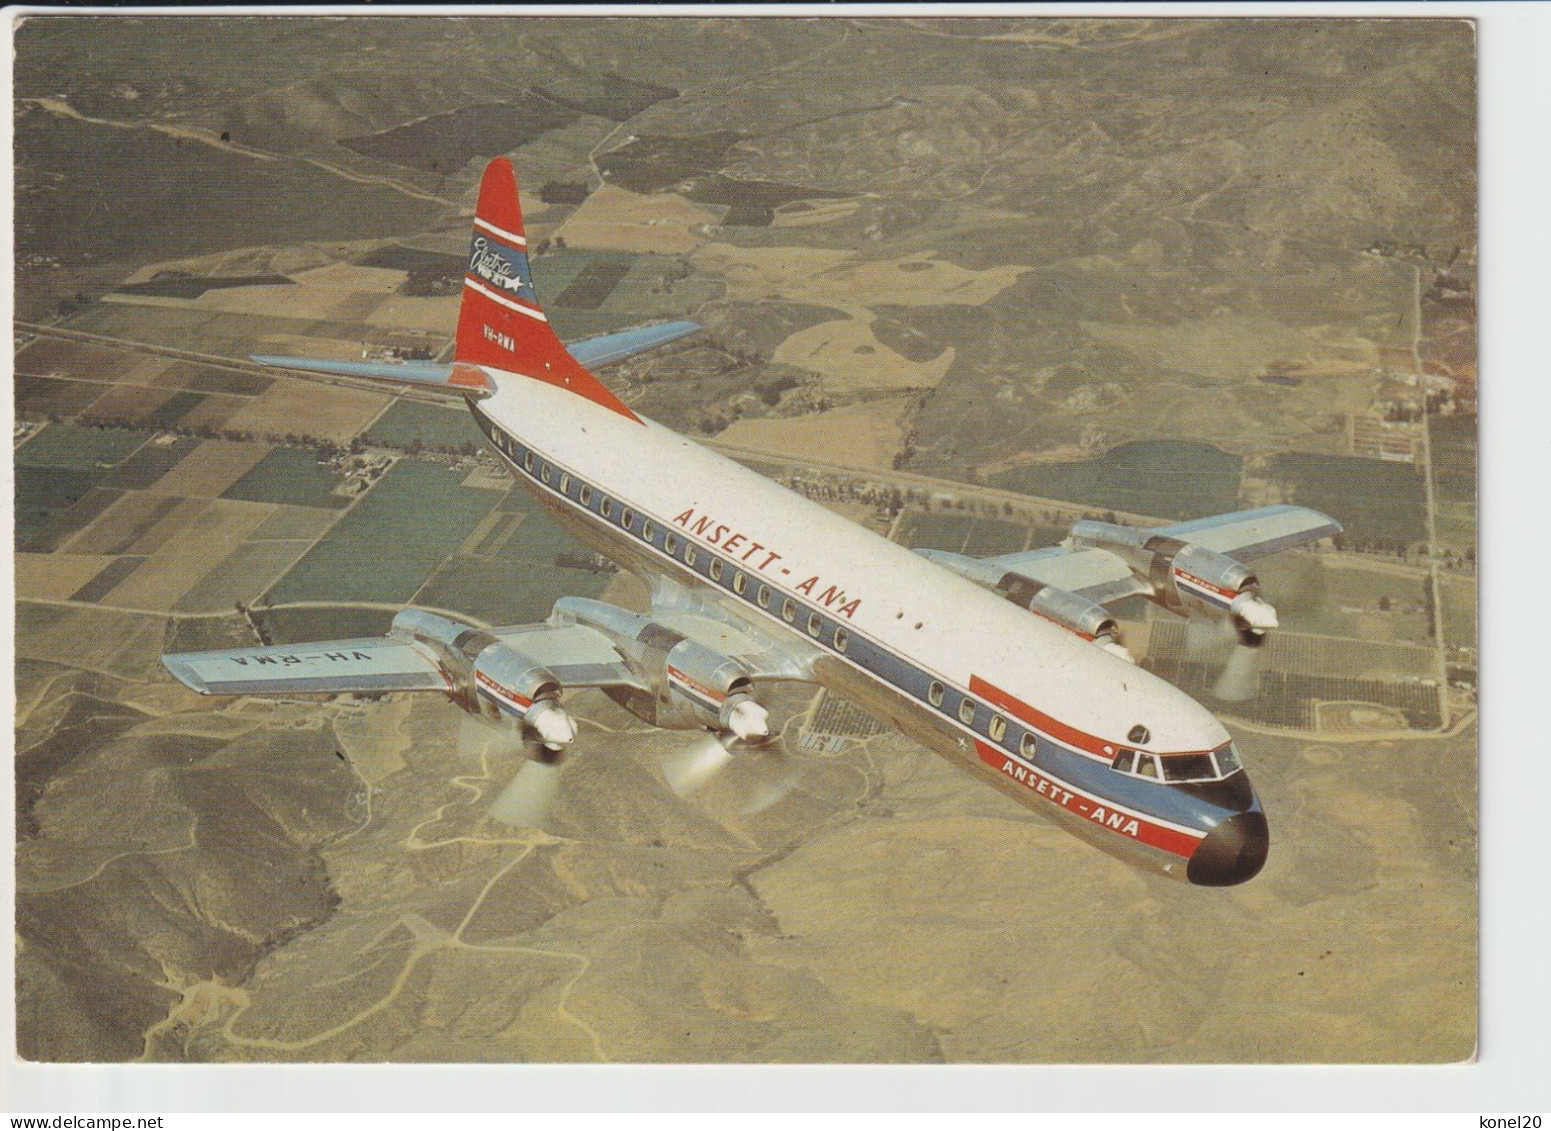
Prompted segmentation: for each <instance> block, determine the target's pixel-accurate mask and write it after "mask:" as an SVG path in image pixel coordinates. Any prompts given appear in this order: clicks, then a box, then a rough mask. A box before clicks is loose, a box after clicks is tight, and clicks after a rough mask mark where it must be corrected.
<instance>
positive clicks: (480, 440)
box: [366, 398, 484, 452]
mask: <svg viewBox="0 0 1551 1131" xmlns="http://www.w3.org/2000/svg"><path fill="white" fill-rule="evenodd" d="M366 442H367V443H368V444H374V445H378V446H381V447H389V448H398V449H399V450H400V451H403V450H406V449H410V448H413V447H415V446H416V445H417V444H418V445H424V446H425V447H428V448H436V449H439V450H441V451H453V452H455V451H461V450H462V449H463V447H464V445H465V444H470V443H472V444H473V445H474V447H475V448H476V449H478V448H480V447H481V446H482V445H483V444H484V435H483V434H482V433H481V432H480V430H479V427H478V425H476V424H475V423H474V419H473V417H471V416H470V415H469V413H468V410H467V409H465V408H463V407H462V406H461V405H460V406H458V407H456V408H453V407H450V406H448V407H443V406H441V405H432V404H426V403H424V402H423V401H410V400H404V399H402V398H401V399H399V400H396V401H394V402H393V404H392V405H390V406H389V408H388V411H387V412H385V413H383V414H382V415H381V416H379V417H378V418H377V419H376V420H375V421H374V422H373V423H372V426H371V428H370V429H368V430H367V433H366Z"/></svg>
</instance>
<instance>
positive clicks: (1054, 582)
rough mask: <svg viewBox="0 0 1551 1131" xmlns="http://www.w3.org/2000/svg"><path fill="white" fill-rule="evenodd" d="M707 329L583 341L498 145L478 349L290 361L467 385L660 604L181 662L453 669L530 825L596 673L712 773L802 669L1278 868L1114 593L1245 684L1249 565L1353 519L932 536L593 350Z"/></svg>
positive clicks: (1174, 860)
mask: <svg viewBox="0 0 1551 1131" xmlns="http://www.w3.org/2000/svg"><path fill="white" fill-rule="evenodd" d="M692 329H693V327H692V324H684V323H679V324H670V325H669V326H666V327H647V328H644V329H638V330H633V331H626V332H625V334H624V335H614V336H611V337H613V339H614V340H613V341H610V342H605V343H603V344H602V345H598V344H589V345H585V346H584V347H579V349H578V350H577V351H568V350H567V349H566V347H565V346H564V345H563V344H562V343H561V341H560V339H559V338H558V337H557V336H556V334H555V332H554V329H553V328H552V327H551V325H550V323H549V321H548V319H547V317H546V316H545V313H544V310H543V307H542V306H541V305H540V303H539V300H538V298H537V296H536V294H535V292H534V289H533V276H532V272H531V269H530V265H529V259H528V252H527V241H526V239H525V237H524V232H523V221H522V213H521V209H520V206H519V203H518V196H517V182H516V175H515V173H514V171H513V168H512V165H511V162H510V161H509V160H508V159H506V158H504V157H502V158H497V159H495V160H494V161H492V162H490V164H489V165H488V166H487V168H486V169H485V171H484V175H483V178H482V180H481V183H480V188H479V195H478V201H477V207H476V211H475V215H474V220H473V234H472V240H471V244H470V251H469V262H468V270H467V272H466V273H465V275H464V280H463V294H462V299H461V307H460V311H459V316H458V323H457V335H456V340H455V347H454V356H453V360H452V362H451V363H450V364H447V365H441V366H437V365H418V366H415V367H414V368H413V369H406V367H404V366H401V365H378V364H375V363H337V362H312V361H308V360H307V359H301V358H265V359H263V360H266V361H268V362H270V363H272V364H280V365H284V366H286V367H287V368H290V369H296V370H301V371H310V372H317V373H333V374H340V373H345V374H346V375H355V376H370V377H374V378H377V379H387V380H393V381H400V382H408V383H412V384H418V385H421V386H426V387H436V388H440V389H442V390H443V391H446V392H449V393H452V394H457V395H461V396H462V397H463V399H464V400H465V402H466V403H467V406H468V409H469V411H470V412H471V413H472V414H473V417H474V419H475V421H476V422H477V423H478V425H479V428H480V429H481V431H482V432H483V433H484V435H485V437H486V438H487V440H488V442H489V444H490V446H491V447H492V448H493V449H494V451H495V452H496V453H498V454H499V456H500V458H501V459H502V461H503V462H504V464H505V465H506V466H507V467H508V468H509V469H510V471H511V473H512V475H513V476H514V477H515V479H516V480H517V482H519V483H521V484H522V485H523V486H524V487H525V488H527V490H528V491H530V492H531V493H532V495H533V496H534V497H535V498H536V499H537V500H538V502H539V503H540V504H541V505H542V506H543V507H544V508H545V509H546V510H547V511H548V512H549V513H550V514H552V515H553V516H554V517H555V518H556V520H557V521H558V522H560V523H561V524H562V525H563V526H564V527H565V528H566V529H567V530H569V531H570V532H571V533H573V534H574V535H575V536H576V537H577V538H578V539H580V540H581V541H582V542H584V543H585V544H587V545H589V546H590V547H592V548H593V549H595V550H597V551H598V552H599V553H601V554H604V555H606V556H607V557H608V558H610V559H611V560H613V561H614V562H615V563H617V564H618V565H619V566H620V567H621V568H622V569H624V570H627V571H629V572H631V573H633V574H635V575H637V576H639V577H640V578H642V579H644V580H645V581H646V582H647V583H648V584H649V587H650V607H649V609H648V611H647V612H645V613H636V612H631V611H628V610H626V609H623V608H620V607H617V606H614V605H611V604H608V603H605V602H603V601H599V600H593V599H587V598H580V597H563V598H561V599H560V600H559V601H557V602H556V603H555V605H554V608H553V611H552V613H551V615H550V617H549V618H548V620H547V621H544V622H541V623H538V624H526V625H515V626H507V627H494V628H484V627H480V626H478V625H476V624H474V623H472V622H468V621H464V620H461V619H454V618H453V617H450V616H446V615H443V614H441V613H433V612H430V611H428V610H423V609H417V608H406V609H404V610H403V611H401V612H400V613H399V614H398V615H397V616H395V617H394V619H393V621H392V624H391V627H390V628H389V630H388V633H387V635H386V636H383V637H377V638H370V639H358V640H334V641H322V642H318V643H311V644H284V645H275V646H267V647H247V648H232V649H224V650H218V651H206V652H187V653H179V654H175V655H168V656H164V657H163V662H164V663H165V665H166V667H167V669H168V670H169V671H170V672H171V673H172V674H173V675H174V676H176V677H177V678H178V679H179V680H181V681H182V682H183V683H184V684H186V685H187V686H188V687H190V688H192V689H193V690H195V691H197V692H200V693H203V694H209V695H286V696H290V695H295V694H299V693H327V694H337V693H346V692H357V693H372V692H433V693H440V694H442V695H445V696H447V697H449V698H450V699H451V700H452V701H453V702H454V703H456V704H457V705H458V706H459V707H461V708H462V709H463V710H464V711H466V712H468V713H469V714H470V715H471V716H474V717H477V718H480V719H482V720H484V721H486V722H488V723H491V724H495V725H497V726H500V727H504V728H506V733H508V734H511V735H515V736H518V738H519V740H520V741H521V743H522V744H523V746H524V748H525V749H526V750H527V752H528V757H527V759H526V761H525V762H524V763H523V764H522V766H521V768H520V769H519V770H518V772H517V774H516V776H515V777H514V778H513V779H512V780H511V782H510V783H509V784H507V785H506V786H505V788H504V789H503V790H502V791H501V793H500V794H499V796H498V797H497V798H496V800H495V802H494V804H493V806H492V808H491V810H490V813H491V815H492V816H493V817H495V818H496V819H498V820H501V821H505V822H508V823H511V824H514V825H539V824H541V823H542V822H543V821H544V819H545V817H546V814H547V812H548V809H549V806H550V804H551V802H552V800H553V799H554V797H555V794H556V790H557V784H558V775H559V774H560V772H561V769H562V767H563V765H564V764H565V763H566V756H567V750H568V748H570V747H571V745H572V744H573V742H574V740H575V738H576V735H577V725H576V720H575V719H573V718H572V717H571V715H570V714H569V713H568V711H567V709H566V707H565V706H564V703H563V700H564V697H565V695H566V693H568V692H570V691H574V690H578V689H582V688H596V689H598V690H601V691H602V692H603V693H604V694H605V695H607V696H608V697H609V698H610V699H612V700H614V701H615V702H616V703H618V704H619V705H620V706H622V707H624V708H625V709H626V710H628V711H629V712H631V713H632V714H634V715H635V716H637V717H639V718H640V719H642V720H644V721H645V722H647V723H648V724H651V725H653V726H655V727H660V728H665V729H670V730H685V731H691V732H701V733H700V734H699V735H698V736H697V737H696V738H695V739H694V742H693V744H692V745H691V747H690V749H689V751H688V752H687V753H685V754H684V756H683V757H682V758H679V759H676V760H674V759H670V761H669V763H668V764H666V765H665V766H664V777H665V778H666V779H667V780H668V783H669V784H670V786H672V787H673V788H674V789H675V790H676V791H677V792H679V793H681V794H687V793H691V792H693V791H694V790H695V789H698V788H700V787H702V786H704V785H705V784H706V783H707V782H708V781H709V780H711V779H712V778H713V777H714V776H715V775H716V774H717V773H718V772H719V771H720V770H721V769H722V768H723V767H725V766H726V765H728V764H729V763H731V762H732V761H733V760H734V759H744V758H765V757H770V756H773V755H772V750H771V748H772V747H776V746H779V743H771V742H769V739H770V736H771V722H770V714H769V708H768V706H767V703H768V702H769V692H770V691H771V690H772V687H773V685H776V684H779V683H782V682H786V681H797V682H801V683H806V684H812V685H817V686H821V687H823V688H827V689H828V690H830V691H831V692H833V693H835V694H837V695H839V696H842V697H843V698H845V699H847V700H850V701H852V702H854V703H856V704H858V705H860V706H862V707H863V708H865V709H866V710H868V711H870V712H872V713H873V714H875V715H876V716H878V717H879V718H881V719H886V720H888V721H889V722H890V723H892V724H893V725H894V726H895V727H896V728H898V730H899V731H901V732H903V733H904V734H906V735H907V736H909V737H911V738H913V739H915V740H916V741H918V742H920V743H922V744H923V745H925V746H927V747H928V748H930V749H932V750H934V751H936V752H937V753H938V754H940V755H942V756H943V757H945V758H947V759H948V760H949V761H950V762H953V763H954V764H956V765H958V766H960V767H962V768H965V769H967V770H968V771H970V772H971V773H973V774H976V775H978V776H979V777H981V778H982V779H983V780H985V781H987V782H989V783H991V784H993V785H994V786H996V787H997V788H999V789H1001V790H1003V791H1005V792H1007V793H1009V794H1011V795H1012V796H1013V797H1015V798H1016V799H1017V800H1018V801H1020V802H1022V803H1023V804H1024V805H1026V806H1027V807H1028V808H1030V809H1032V810H1034V811H1036V812H1039V813H1041V814H1043V815H1045V816H1046V817H1049V818H1051V819H1053V820H1054V821H1055V822H1056V823H1057V824H1058V825H1060V826H1061V827H1063V828H1065V829H1066V830H1067V831H1069V832H1071V833H1073V834H1075V835H1077V836H1078V837H1079V838H1081V839H1083V840H1085V841H1087V842H1088V843H1090V844H1092V845H1095V846H1097V847H1099V848H1101V849H1103V850H1105V851H1107V852H1109V853H1111V854H1113V855H1115V856H1117V857H1119V858H1120V859H1122V860H1124V861H1127V862H1129V863H1131V864H1134V865H1136V866H1139V867H1141V868H1143V869H1145V870H1148V871H1152V872H1156V873H1158V874H1161V875H1163V876H1166V877H1169V878H1172V879H1175V880H1180V881H1184V882H1188V883H1191V884H1196V885H1202V886H1208V887H1217V886H1227V885H1232V884H1239V883H1243V882H1244V881H1246V880H1249V879H1251V878H1252V877H1253V876H1255V875H1256V874H1257V873H1258V872H1259V871H1260V870H1261V867H1262V866H1263V865H1264V863H1265V860H1266V857H1267V853H1268V851H1269V845H1270V835H1269V827H1268V824H1267V821H1266V816H1265V812H1264V809H1263V808H1262V805H1261V803H1260V799H1259V797H1258V796H1257V794H1256V792H1255V789H1254V787H1253V786H1252V784H1251V782H1250V779H1249V774H1248V772H1247V771H1246V770H1245V768H1244V766H1243V764H1242V762H1241V760H1240V757H1239V754H1238V752H1237V751H1236V749H1235V747H1234V743H1233V741H1232V738H1231V736H1230V735H1229V733H1228V731H1227V730H1226V729H1225V728H1224V727H1223V725H1222V723H1221V722H1219V721H1218V719H1217V718H1216V717H1215V716H1214V715H1213V714H1212V713H1211V712H1210V711H1209V710H1208V709H1207V708H1206V707H1204V706H1202V705H1201V704H1200V703H1198V702H1196V701H1195V700H1194V699H1192V698H1191V697H1190V696H1188V695H1186V694H1185V693H1184V692H1183V691H1181V690H1179V689H1178V688H1176V687H1174V686H1173V685H1172V684H1170V683H1168V682H1166V681H1165V680H1163V679H1161V678H1159V677H1158V676H1156V675H1154V674H1152V673H1151V672H1149V671H1147V670H1145V669H1144V668H1142V667H1139V666H1137V665H1136V664H1135V663H1134V662H1133V660H1132V657H1131V655H1130V654H1129V652H1128V651H1127V650H1126V648H1125V646H1124V642H1123V641H1122V640H1121V639H1120V636H1119V632H1118V629H1117V622H1116V619H1115V617H1114V615H1113V614H1112V613H1111V612H1110V611H1109V610H1108V609H1107V608H1106V605H1108V604H1113V603H1114V602H1116V601H1119V600H1122V599H1124V598H1127V597H1137V596H1140V597H1143V598H1146V599H1148V600H1151V601H1153V602H1155V603H1157V604H1158V605H1160V606H1161V607H1163V608H1165V609H1168V610H1170V611H1172V612H1174V613H1177V614H1180V615H1182V616H1185V617H1187V618H1189V619H1190V621H1191V622H1192V623H1197V622H1200V623H1207V624H1216V625H1219V626H1231V628H1232V629H1233V630H1234V631H1235V632H1236V633H1237V639H1238V647H1237V648H1236V650H1235V655H1234V657H1233V658H1232V659H1231V660H1230V661H1229V663H1228V665H1227V667H1226V668H1225V669H1224V672H1223V678H1222V680H1221V681H1220V682H1219V684H1218V687H1217V694H1218V695H1219V696H1220V697H1224V698H1234V697H1238V698H1244V697H1248V696H1249V695H1250V694H1252V693H1253V690H1254V684H1255V682H1256V679H1257V676H1256V673H1255V671H1254V666H1253V661H1254V657H1255V656H1257V655H1259V654H1261V652H1262V648H1263V645H1264V643H1265V640H1266V635H1267V633H1268V632H1269V630H1270V629H1272V628H1274V627H1276V624H1277V616H1276V611H1275V609H1274V608H1273V607H1272V606H1271V605H1270V604H1269V603H1268V602H1267V601H1266V600H1265V598H1264V597H1263V596H1262V594H1261V589H1260V583H1259V580H1258V578H1257V576H1256V575H1255V573H1254V572H1253V571H1252V570H1251V569H1250V567H1249V566H1247V565H1246V564H1244V563H1245V562H1246V561H1249V560H1251V559H1254V558H1256V557H1260V556H1264V555H1268V554H1272V553H1276V552H1278V551H1281V550H1286V549H1288V548H1291V547H1294V546H1302V545H1307V544H1310V543H1313V542H1316V541H1318V540H1320V539H1322V538H1328V537H1330V536H1332V535H1334V534H1336V533H1338V532H1339V531H1340V529H1341V527H1340V525H1339V524H1338V523H1337V522H1336V521H1335V520H1334V519H1332V518H1330V517H1329V516H1327V515H1324V514H1320V513H1319V512H1317V511H1313V510H1309V509H1306V508H1303V507H1297V506H1290V505H1281V506H1266V507H1259V508H1255V509H1252V510H1246V511H1241V512H1237V513H1233V514H1224V515H1216V516H1212V517H1209V518H1202V519H1197V520H1194V521H1188V522H1179V523H1174V524H1172V525H1167V526H1161V527H1154V528H1138V527H1130V526H1125V525H1120V524H1116V523H1105V522H1094V521H1082V522H1078V523H1077V524H1076V525H1074V526H1073V527H1072V530H1071V535H1070V537H1069V538H1067V539H1066V540H1065V541H1064V542H1062V543H1060V544H1059V545H1056V546H1051V547H1048V548H1046V549H1041V550H1035V551H1030V552H1024V553H1017V554H1005V555H1000V556H997V557H992V558H988V559H984V560H980V559H975V558H970V557H965V556H962V555H957V554H949V553H943V552H937V551H927V550H923V551H920V552H913V551H911V550H908V549H906V548H904V547H902V546H899V545H897V544H895V543H893V542H891V541H889V540H888V539H886V538H883V537H881V536H879V535H878V534H875V533H873V532H871V531H868V530H865V529H863V528H861V527H859V526H857V525H855V524H853V523H851V522H849V521H847V520H845V519H844V518H842V517H840V516H839V515H836V514H835V513H833V512H831V511H830V510H828V509H826V508H824V507H823V506H820V505H819V504H817V503H814V502H812V501H810V500H808V499H806V498H803V497H802V496H800V495H798V494H796V493H794V492H791V491H788V490H786V489H784V488H782V487H781V486H779V485H777V484H775V483H773V482H771V481H770V480H768V479H766V478H764V477H762V476H760V475H759V474H757V473H755V472H753V471H751V470H749V469H747V468H745V467H743V466H742V465H740V464H737V463H734V462H733V461H731V460H729V459H726V458H724V457H722V456H721V455H718V454H717V453H715V452H712V451H710V450H708V449H707V448H705V447H702V446H700V445H698V444H695V443H693V442H692V441H690V440H688V439H686V438H684V437H683V436H680V435H678V434H676V433H674V432H673V431H671V430H670V429H668V428H666V427H664V426H663V425H660V424H657V423H654V422H653V421H651V420H648V419H646V418H644V417H642V416H639V415H637V414H636V413H635V412H634V411H633V410H632V409H631V408H630V407H629V406H628V405H626V404H625V403H624V402H623V401H621V400H620V399H619V398H618V397H617V396H615V394H614V393H613V392H611V391H610V390H609V389H608V387H607V386H605V385H604V384H603V382H602V381H600V380H599V379H598V378H597V376H595V375H594V374H593V373H592V372H591V370H590V369H589V368H588V366H587V364H584V363H583V361H582V360H579V359H578V357H577V356H576V353H577V352H580V353H582V354H583V355H584V356H585V357H589V358H591V359H592V363H593V364H601V362H600V361H599V359H600V358H606V357H615V356H625V355H628V353H629V352H631V351H633V350H636V349H639V348H650V346H652V345H653V344H656V343H660V340H672V338H673V337H675V336H682V334H683V333H688V332H692ZM342 366H343V367H344V368H341V367H342ZM405 536H406V537H412V536H413V532H409V531H406V534H405Z"/></svg>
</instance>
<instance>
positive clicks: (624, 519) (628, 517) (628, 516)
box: [619, 507, 635, 530]
mask: <svg viewBox="0 0 1551 1131" xmlns="http://www.w3.org/2000/svg"><path fill="white" fill-rule="evenodd" d="M619 524H620V525H621V526H623V527H624V528H625V529H626V530H629V529H630V528H631V527H632V526H634V525H635V511H633V510H631V509H630V508H629V507H626V508H625V513H624V514H622V515H620V516H619Z"/></svg>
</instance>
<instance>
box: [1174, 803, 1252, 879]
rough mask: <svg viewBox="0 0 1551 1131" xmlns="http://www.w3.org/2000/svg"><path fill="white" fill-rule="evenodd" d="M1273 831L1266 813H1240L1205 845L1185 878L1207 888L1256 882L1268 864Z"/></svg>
mask: <svg viewBox="0 0 1551 1131" xmlns="http://www.w3.org/2000/svg"><path fill="white" fill-rule="evenodd" d="M1270 848H1271V831H1270V828H1269V826H1267V824H1266V815H1265V814H1264V813H1259V812H1255V813H1236V814H1234V815H1233V816H1232V817H1229V818H1228V819H1227V820H1226V821H1224V822H1222V824H1220V825H1218V826H1217V827H1216V828H1215V829H1213V830H1212V831H1211V832H1209V833H1207V834H1206V839H1205V840H1203V841H1202V842H1201V845H1200V847H1198V848H1197V849H1196V851H1195V855H1194V856H1192V857H1191V858H1190V863H1189V864H1187V865H1185V878H1186V879H1187V880H1189V881H1190V882H1191V883H1193V884H1200V885H1201V886H1203V887H1213V888H1221V887H1229V886H1230V885H1232V884H1242V883H1243V882H1244V881H1245V880H1250V879H1253V878H1254V877H1255V876H1256V875H1257V874H1259V872H1260V869H1261V868H1262V867H1263V866H1264V865H1265V862H1266V853H1267V852H1268V851H1269V850H1270Z"/></svg>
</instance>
